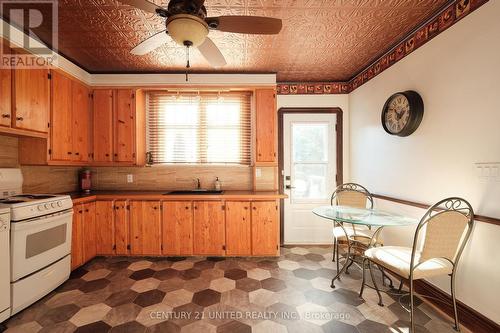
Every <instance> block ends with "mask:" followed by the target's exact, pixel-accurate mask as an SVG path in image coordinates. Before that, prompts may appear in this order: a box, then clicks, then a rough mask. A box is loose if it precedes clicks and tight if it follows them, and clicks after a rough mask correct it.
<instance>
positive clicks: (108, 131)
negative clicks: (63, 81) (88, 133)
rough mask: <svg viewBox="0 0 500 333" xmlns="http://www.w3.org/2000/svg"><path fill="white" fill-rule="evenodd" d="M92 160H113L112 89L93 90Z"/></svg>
mask: <svg viewBox="0 0 500 333" xmlns="http://www.w3.org/2000/svg"><path fill="white" fill-rule="evenodd" d="M92 96H93V107H92V112H93V113H92V114H93V120H94V121H93V139H94V140H93V142H94V145H93V157H94V162H112V161H113V90H111V89H99V90H94V92H93V94H92Z"/></svg>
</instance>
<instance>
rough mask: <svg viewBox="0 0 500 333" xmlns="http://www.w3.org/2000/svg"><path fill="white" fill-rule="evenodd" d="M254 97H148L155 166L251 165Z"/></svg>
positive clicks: (150, 146) (168, 94)
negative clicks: (252, 101) (172, 164)
mask: <svg viewBox="0 0 500 333" xmlns="http://www.w3.org/2000/svg"><path fill="white" fill-rule="evenodd" d="M250 101H251V93H249V92H225V93H210V92H201V93H172V92H166V91H151V92H149V93H148V102H147V103H148V105H147V106H148V110H147V112H148V115H147V116H148V117H147V124H148V151H149V152H150V153H151V156H152V159H153V164H165V163H184V164H210V163H213V164H242V165H250V163H251V160H250V156H251V111H250V110H251V107H250V103H251V102H250Z"/></svg>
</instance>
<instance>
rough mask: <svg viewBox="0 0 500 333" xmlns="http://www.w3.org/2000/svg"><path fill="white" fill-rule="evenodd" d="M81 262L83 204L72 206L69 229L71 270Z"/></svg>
mask: <svg viewBox="0 0 500 333" xmlns="http://www.w3.org/2000/svg"><path fill="white" fill-rule="evenodd" d="M82 264H83V205H81V204H80V205H75V206H73V225H72V229H71V270H73V269H75V268H77V267H80V266H81V265H82Z"/></svg>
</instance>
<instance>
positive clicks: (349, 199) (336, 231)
mask: <svg viewBox="0 0 500 333" xmlns="http://www.w3.org/2000/svg"><path fill="white" fill-rule="evenodd" d="M330 204H331V205H332V206H333V205H334V204H336V205H339V206H348V207H354V208H363V209H365V208H368V209H373V197H372V195H371V193H370V192H369V191H368V190H367V189H366V188H365V187H363V186H361V185H359V184H356V183H345V184H342V185H339V186H338V187H337V188H336V189H335V191H334V192H333V194H332V197H331V199H330ZM344 230H345V232H347V236H348V237H349V239H350V242H353V243H354V244H355V245H354V246H353V247H354V248H355V249H354V250H355V251H354V256H356V253H357V254H358V255H361V256H362V255H363V252H364V250H366V249H367V248H368V245H369V244H370V240H371V238H372V236H373V232H371V230H370V228H369V227H367V226H361V225H351V227H350V228H345V229H344ZM344 230H343V229H342V227H334V228H333V259H332V260H333V261H336V262H337V272H338V271H339V241H345V242H346V243H347V246H350V242H349V240H348V239H346V234H345V232H344ZM379 245H380V243H379ZM346 260H350V258H346ZM352 263H354V260H352V261H351V264H352ZM351 264H349V265H348V267H347V269H346V273H347V274H348V273H349V272H348V269H349V267H350V266H351ZM391 282H392V281H391Z"/></svg>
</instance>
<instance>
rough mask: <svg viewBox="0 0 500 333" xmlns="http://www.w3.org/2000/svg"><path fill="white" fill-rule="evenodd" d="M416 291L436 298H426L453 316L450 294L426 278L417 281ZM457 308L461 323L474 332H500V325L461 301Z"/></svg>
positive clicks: (458, 302)
mask: <svg viewBox="0 0 500 333" xmlns="http://www.w3.org/2000/svg"><path fill="white" fill-rule="evenodd" d="M415 291H416V292H417V293H419V294H420V295H422V296H429V297H433V298H435V299H433V298H426V299H425V300H426V301H427V302H429V303H432V304H433V305H434V306H435V307H437V308H438V309H439V310H441V311H443V312H444V313H446V314H447V315H448V316H450V318H453V306H452V303H451V296H450V295H448V294H447V293H445V292H444V291H442V290H441V289H439V288H437V287H435V286H434V285H432V284H430V283H429V282H427V281H424V280H417V281H415ZM457 310H458V319H459V321H460V324H461V325H463V326H465V327H467V328H468V329H469V330H471V331H472V332H474V333H492V332H500V325H498V324H497V323H495V322H494V321H493V320H491V319H489V318H487V317H485V316H484V315H483V314H481V313H479V312H477V311H476V310H474V309H473V308H471V307H469V306H468V305H466V304H464V303H462V302H460V301H457ZM452 320H453V319H452Z"/></svg>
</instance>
